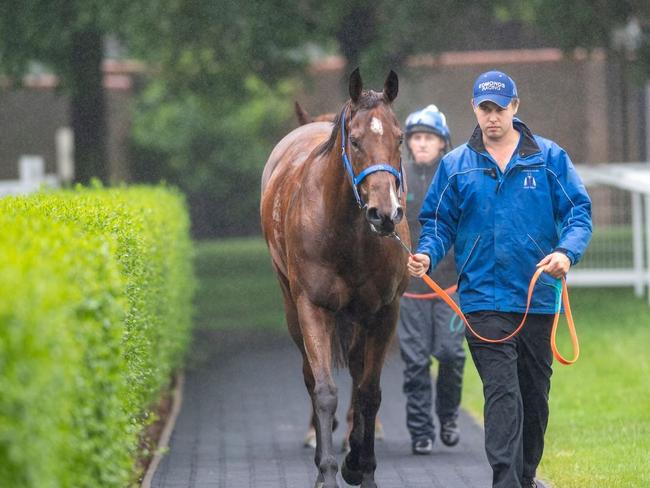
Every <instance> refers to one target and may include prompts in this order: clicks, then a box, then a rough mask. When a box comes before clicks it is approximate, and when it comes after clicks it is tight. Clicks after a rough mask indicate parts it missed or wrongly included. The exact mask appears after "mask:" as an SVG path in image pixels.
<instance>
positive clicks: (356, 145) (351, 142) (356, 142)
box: [350, 138, 359, 150]
mask: <svg viewBox="0 0 650 488" xmlns="http://www.w3.org/2000/svg"><path fill="white" fill-rule="evenodd" d="M350 145H351V146H352V147H353V148H354V149H357V150H358V149H359V141H357V140H356V139H353V138H350Z"/></svg>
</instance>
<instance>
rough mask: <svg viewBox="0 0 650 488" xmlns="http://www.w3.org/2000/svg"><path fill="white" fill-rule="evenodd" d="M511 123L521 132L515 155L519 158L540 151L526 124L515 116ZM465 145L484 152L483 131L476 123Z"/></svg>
mask: <svg viewBox="0 0 650 488" xmlns="http://www.w3.org/2000/svg"><path fill="white" fill-rule="evenodd" d="M512 125H514V127H515V129H516V130H517V131H519V133H520V134H521V140H520V141H519V145H518V146H517V155H518V156H519V157H520V158H527V157H528V156H532V155H533V154H538V153H541V152H542V150H541V149H540V147H539V145H538V144H537V141H535V138H534V137H533V133H532V132H531V131H530V129H529V128H528V126H527V125H526V124H524V123H523V122H522V121H521V120H519V119H518V118H516V117H515V118H514V119H513V120H512ZM467 145H468V146H469V147H471V148H472V149H474V151H476V152H478V153H484V152H486V149H485V144H483V133H482V132H481V128H480V127H479V126H478V125H477V126H476V128H475V129H474V132H473V133H472V137H470V138H469V141H468V142H467Z"/></svg>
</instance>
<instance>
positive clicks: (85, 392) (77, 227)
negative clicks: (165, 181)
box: [0, 187, 194, 488]
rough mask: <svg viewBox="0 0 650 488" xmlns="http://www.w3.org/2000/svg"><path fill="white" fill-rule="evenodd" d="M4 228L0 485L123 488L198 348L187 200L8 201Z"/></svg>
mask: <svg viewBox="0 0 650 488" xmlns="http://www.w3.org/2000/svg"><path fill="white" fill-rule="evenodd" d="M0 229H2V230H1V231H0V480H1V482H0V485H2V486H12V487H21V488H32V487H38V488H47V487H57V488H59V487H61V488H62V487H66V488H67V487H69V488H84V487H93V488H95V487H99V486H101V487H102V488H106V487H119V488H124V487H125V486H128V485H129V483H130V482H132V481H133V479H134V459H135V458H136V456H137V449H138V447H137V444H138V440H137V439H138V434H139V433H140V432H141V430H142V428H143V426H144V425H146V424H147V422H148V416H149V415H150V414H149V412H148V411H147V408H148V406H150V405H151V404H152V402H153V401H154V400H155V399H156V397H157V395H158V394H159V392H160V391H161V389H162V388H163V387H165V386H166V385H167V383H168V381H169V378H170V374H171V372H172V370H173V369H174V368H175V367H176V366H178V365H179V363H180V361H181V360H182V356H183V353H184V351H185V349H186V346H187V344H188V339H189V332H190V327H191V299H192V294H193V291H194V278H193V273H192V268H191V266H192V264H191V263H192V261H191V260H192V246H191V241H190V239H189V221H188V217H187V211H186V205H185V202H184V199H183V198H182V196H181V195H180V194H178V193H177V192H176V191H174V190H171V189H169V188H164V187H132V188H119V189H102V188H94V189H83V188H80V189H77V190H74V191H60V192H54V193H42V194H36V195H32V196H28V197H7V198H3V199H0Z"/></svg>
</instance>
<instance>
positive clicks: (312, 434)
mask: <svg viewBox="0 0 650 488" xmlns="http://www.w3.org/2000/svg"><path fill="white" fill-rule="evenodd" d="M293 108H294V110H295V112H296V118H297V119H298V124H299V125H305V124H311V123H312V122H332V123H333V122H334V120H335V119H336V114H335V113H333V112H327V113H323V114H320V115H314V116H312V115H311V114H310V113H309V112H307V110H305V109H304V108H302V106H301V105H300V104H299V103H298V101H294V104H293ZM352 416H353V413H352V405H351V404H350V406H349V408H348V411H347V414H346V416H345V417H346V423H347V432H346V434H345V437H344V439H343V446H342V450H343V452H347V451H348V449H349V448H350V444H349V442H348V438H349V437H350V432H352ZM337 427H338V420H337V419H336V417H334V424H333V427H332V430H336V428H337ZM383 438H384V427H383V426H382V424H381V421H380V420H379V416H377V418H376V420H375V439H376V440H381V439H383ZM303 446H305V447H310V448H312V449H315V448H316V413H315V412H314V411H313V409H312V411H311V417H310V419H309V428H308V429H307V433H306V434H305V438H304V440H303Z"/></svg>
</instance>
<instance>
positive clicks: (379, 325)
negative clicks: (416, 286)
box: [341, 302, 399, 488]
mask: <svg viewBox="0 0 650 488" xmlns="http://www.w3.org/2000/svg"><path fill="white" fill-rule="evenodd" d="M398 310H399V306H398V303H397V302H395V303H393V304H392V305H389V306H387V307H385V309H384V310H382V313H381V314H380V315H379V317H378V318H377V321H376V322H375V323H373V324H369V325H370V326H369V327H368V328H367V333H366V337H365V341H364V348H363V354H361V356H362V357H363V367H362V371H361V372H357V373H356V374H357V375H358V376H359V377H360V378H359V379H358V380H357V381H358V383H357V384H358V386H357V388H356V391H355V399H354V404H353V408H354V426H353V428H352V434H351V436H350V452H349V453H348V455H347V456H346V458H345V461H344V464H343V467H342V468H341V474H342V475H343V478H344V479H345V480H346V481H347V482H348V483H349V484H356V485H358V484H360V485H361V487H362V488H376V486H377V484H376V483H375V469H376V467H377V461H376V458H375V419H376V417H377V411H378V410H379V405H380V403H381V388H380V377H381V369H382V367H383V364H384V358H385V356H386V350H387V349H388V345H389V342H390V339H391V337H392V336H393V332H394V329H395V324H396V322H397V313H398ZM351 371H352V367H351ZM353 482H354V483H353Z"/></svg>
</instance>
